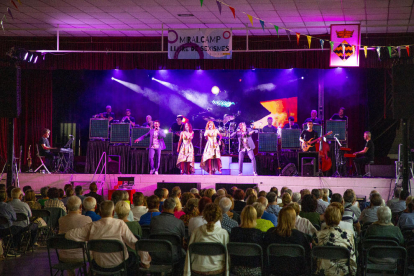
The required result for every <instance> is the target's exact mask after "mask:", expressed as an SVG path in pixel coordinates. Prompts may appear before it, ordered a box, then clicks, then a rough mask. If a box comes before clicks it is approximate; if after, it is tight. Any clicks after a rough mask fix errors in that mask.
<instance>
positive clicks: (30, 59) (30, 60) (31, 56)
mask: <svg viewBox="0 0 414 276" xmlns="http://www.w3.org/2000/svg"><path fill="white" fill-rule="evenodd" d="M32 59H33V54H31V55H30V58H29V62H32Z"/></svg>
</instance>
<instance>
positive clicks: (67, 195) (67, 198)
mask: <svg viewBox="0 0 414 276" xmlns="http://www.w3.org/2000/svg"><path fill="white" fill-rule="evenodd" d="M65 193H66V197H65V198H63V199H62V202H63V204H65V206H66V205H67V204H68V200H69V197H71V196H73V195H75V191H74V190H73V189H72V188H71V187H69V188H67V189H66V190H65Z"/></svg>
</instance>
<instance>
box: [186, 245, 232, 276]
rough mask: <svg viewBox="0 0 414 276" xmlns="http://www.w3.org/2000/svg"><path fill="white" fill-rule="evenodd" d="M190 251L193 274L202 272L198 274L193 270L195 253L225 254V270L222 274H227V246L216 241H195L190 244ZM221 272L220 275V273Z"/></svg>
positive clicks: (195, 275)
mask: <svg viewBox="0 0 414 276" xmlns="http://www.w3.org/2000/svg"><path fill="white" fill-rule="evenodd" d="M188 252H189V254H190V256H189V257H190V271H191V275H194V276H199V275H200V274H197V273H195V272H193V261H192V259H193V256H194V255H200V256H204V257H205V256H217V255H224V271H223V273H220V274H221V275H226V271H227V269H228V268H227V249H226V247H225V246H224V245H223V244H221V243H216V242H195V243H192V244H190V247H189V248H188ZM220 274H219V275H220Z"/></svg>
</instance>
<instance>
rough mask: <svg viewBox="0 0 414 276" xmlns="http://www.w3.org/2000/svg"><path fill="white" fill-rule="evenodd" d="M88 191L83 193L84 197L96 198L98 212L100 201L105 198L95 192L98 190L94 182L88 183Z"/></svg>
mask: <svg viewBox="0 0 414 276" xmlns="http://www.w3.org/2000/svg"><path fill="white" fill-rule="evenodd" d="M89 191H90V192H89V193H87V194H85V195H84V196H85V197H88V196H91V197H93V198H95V199H96V204H97V205H98V213H99V206H100V205H101V203H102V202H103V201H104V200H105V199H104V198H103V196H101V195H99V194H97V191H98V185H96V183H95V182H92V183H91V184H89Z"/></svg>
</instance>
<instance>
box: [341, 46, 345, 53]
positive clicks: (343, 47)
mask: <svg viewBox="0 0 414 276" xmlns="http://www.w3.org/2000/svg"><path fill="white" fill-rule="evenodd" d="M341 45H342V55H343V56H345V43H342V44H341Z"/></svg>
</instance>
